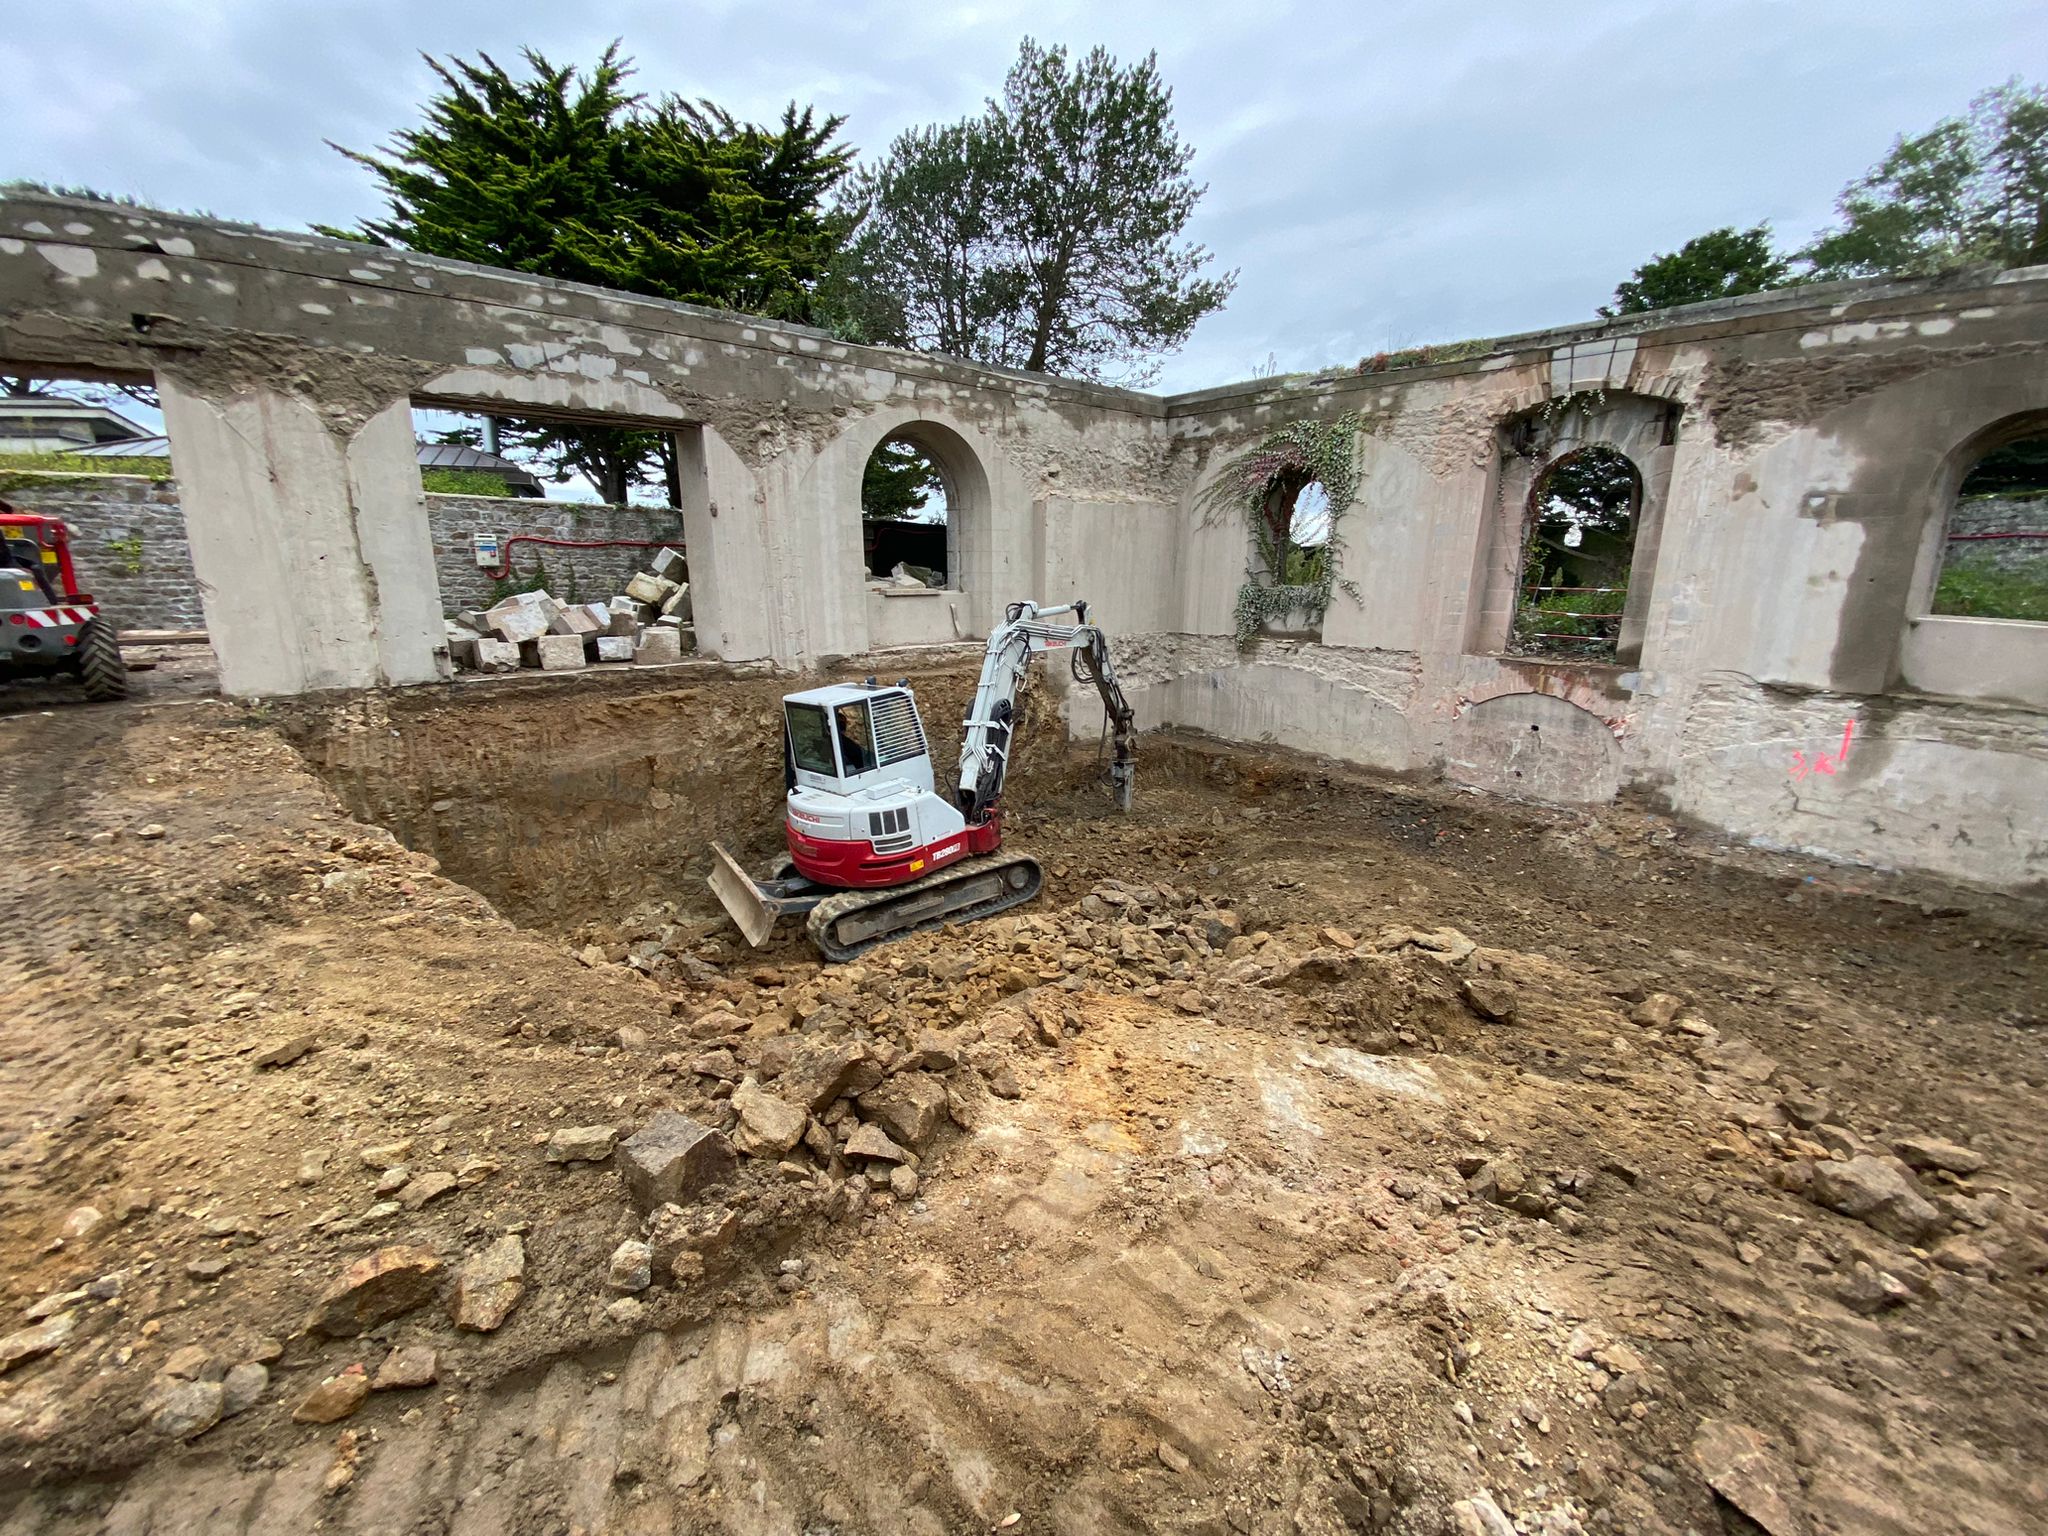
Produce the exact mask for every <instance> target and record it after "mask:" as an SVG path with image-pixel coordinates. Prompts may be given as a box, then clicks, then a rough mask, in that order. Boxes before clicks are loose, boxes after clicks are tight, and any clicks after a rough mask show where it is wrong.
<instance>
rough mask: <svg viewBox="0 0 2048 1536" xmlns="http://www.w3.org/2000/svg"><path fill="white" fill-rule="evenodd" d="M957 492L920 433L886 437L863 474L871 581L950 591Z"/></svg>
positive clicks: (864, 551)
mask: <svg viewBox="0 0 2048 1536" xmlns="http://www.w3.org/2000/svg"><path fill="white" fill-rule="evenodd" d="M953 501H954V495H953V489H952V485H951V483H950V482H949V480H948V477H947V474H946V469H945V466H944V464H943V463H942V460H941V456H940V455H939V454H938V453H935V452H934V451H933V450H932V449H931V448H930V447H929V446H927V444H926V443H924V442H921V441H919V436H918V434H916V433H915V430H914V429H912V430H908V431H905V432H900V433H896V434H894V435H892V436H889V437H885V438H883V439H882V441H881V442H879V443H877V444H876V445H875V451H874V452H873V453H871V454H869V455H868V462H867V466H866V468H865V469H864V470H863V471H862V472H861V481H860V520H861V560H862V565H863V567H864V569H865V570H866V572H867V578H868V580H869V581H871V582H880V583H884V584H887V585H891V586H913V585H915V586H922V587H928V588H929V587H951V586H957V585H958V584H959V583H958V581H957V579H956V571H955V562H954V557H953V549H952V536H953V528H952V522H953V518H952V511H953Z"/></svg>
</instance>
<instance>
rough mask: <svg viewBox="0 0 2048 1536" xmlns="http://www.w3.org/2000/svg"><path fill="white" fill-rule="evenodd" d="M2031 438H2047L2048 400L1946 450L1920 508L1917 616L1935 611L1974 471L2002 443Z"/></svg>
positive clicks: (2047, 514) (1915, 586) (1915, 594)
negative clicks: (1950, 537)
mask: <svg viewBox="0 0 2048 1536" xmlns="http://www.w3.org/2000/svg"><path fill="white" fill-rule="evenodd" d="M2029 438H2048V403H2044V404H2043V405H2040V406H2036V407H2034V408H2032V409H2026V410H2019V411H2015V412H2013V413H2012V414H2011V415H2008V416H2003V417H2000V418H1999V419H1997V420H1996V421H1993V422H1990V423H1989V424H1987V425H1985V426H1982V427H1980V428H1979V429H1978V430H1977V431H1975V432H1973V433H1971V434H1970V435H1969V436H1968V437H1966V438H1964V439H1963V440H1962V441H1961V442H1959V443H1957V444H1956V445H1955V446H1954V447H1953V448H1951V449H1950V450H1949V451H1948V452H1947V453H1946V454H1945V455H1943V457H1942V460H1941V464H1940V467H1939V469H1938V470H1937V471H1936V473H1935V476H1934V483H1933V487H1932V494H1931V495H1930V496H1928V498H1927V504H1926V505H1925V507H1924V508H1923V509H1922V513H1921V515H1922V518H1923V521H1924V527H1923V529H1922V532H1921V536H1920V554H1919V558H1918V560H1917V561H1916V562H1915V565H1914V572H1913V588H1912V599H1911V603H1912V607H1911V612H1912V614H1913V615H1914V616H1915V617H1919V616H1922V615H1926V614H1930V613H1932V612H1934V611H1935V609H1934V594H1935V588H1936V586H1937V585H1938V583H1939V582H1940V580H1941V572H1942V566H1943V564H1944V563H1945V556H1944V545H1945V543H1946V542H1947V534H1948V530H1949V525H1950V522H1951V520H1952V518H1953V517H1954V515H1955V508H1956V502H1957V498H1958V497H1959V496H1960V494H1961V492H1962V489H1963V482H1964V481H1965V480H1966V479H1968V478H1969V475H1970V471H1971V470H1973V469H1975V468H1976V467H1977V465H1978V464H1980V463H1982V462H1983V461H1984V459H1985V458H1986V457H1988V456H1989V455H1991V454H1993V453H1995V452H1997V451H1998V450H1999V449H2001V448H2005V447H2008V446H2010V445H2011V444H2013V443H2017V442H2023V441H2025V440H2027V439H2029ZM2042 516H2043V518H2044V519H2048V510H2044V512H2043V514H2042Z"/></svg>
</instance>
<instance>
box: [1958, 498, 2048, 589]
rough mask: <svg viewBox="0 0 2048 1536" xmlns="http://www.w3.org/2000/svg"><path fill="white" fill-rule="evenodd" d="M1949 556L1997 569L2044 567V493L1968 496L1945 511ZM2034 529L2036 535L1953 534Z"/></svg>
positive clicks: (2047, 545)
mask: <svg viewBox="0 0 2048 1536" xmlns="http://www.w3.org/2000/svg"><path fill="white" fill-rule="evenodd" d="M1948 531H1949V537H1950V540H1951V542H1950V544H1949V547H1948V554H1949V558H1950V559H1955V558H1957V557H1962V558H1966V559H1968V560H1969V561H1970V563H1971V564H1973V565H1989V566H1995V567H1996V568H1998V569H1999V570H2001V571H2037V572H2040V571H2048V496H2036V497H2010V498H2008V497H2003V496H1968V497H1965V498H1963V499H1962V500H1961V501H1958V502H1957V503H1956V509H1955V511H1954V512H1953V513H1951V514H1950V515H1949V520H1948ZM1959 533H1960V534H1986V533H2038V534H2041V535H2043V537H2041V538H2038V539H1985V538H1971V539H1957V538H1956V537H1955V535H1957V534H1959Z"/></svg>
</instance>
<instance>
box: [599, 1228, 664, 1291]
mask: <svg viewBox="0 0 2048 1536" xmlns="http://www.w3.org/2000/svg"><path fill="white" fill-rule="evenodd" d="M604 1283H605V1284H606V1285H608V1286H610V1287H611V1288H612V1289H613V1290H615V1291H620V1292H625V1293H628V1294H630V1293H632V1292H635V1291H644V1290H646V1289H647V1287H648V1286H650V1285H652V1284H653V1283H654V1245H653V1244H652V1243H643V1242H640V1241H638V1240H636V1239H634V1238H628V1239H626V1241H625V1242H623V1243H621V1244H619V1246H618V1247H616V1248H614V1249H613V1250H612V1259H611V1263H610V1265H608V1266H607V1267H606V1270H605V1277H604Z"/></svg>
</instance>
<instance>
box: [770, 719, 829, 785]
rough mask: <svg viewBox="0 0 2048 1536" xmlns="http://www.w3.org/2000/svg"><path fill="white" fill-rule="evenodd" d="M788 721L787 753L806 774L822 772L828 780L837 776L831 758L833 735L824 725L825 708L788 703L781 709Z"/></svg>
mask: <svg viewBox="0 0 2048 1536" xmlns="http://www.w3.org/2000/svg"><path fill="white" fill-rule="evenodd" d="M783 718H784V719H785V720H786V721H788V723H789V755H790V756H791V757H792V758H794V759H795V760H796V765H797V767H799V768H801V769H802V770H803V771H804V772H805V773H822V774H824V775H825V777H826V778H828V779H833V778H837V777H838V776H839V768H838V765H837V764H835V763H834V762H833V761H832V734H831V730H830V728H829V727H827V725H826V724H825V711H824V710H823V709H822V708H820V707H819V706H818V705H816V704H791V705H787V706H786V707H785V708H784V710H783Z"/></svg>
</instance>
